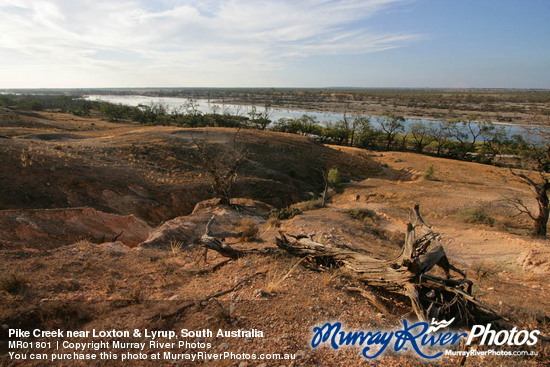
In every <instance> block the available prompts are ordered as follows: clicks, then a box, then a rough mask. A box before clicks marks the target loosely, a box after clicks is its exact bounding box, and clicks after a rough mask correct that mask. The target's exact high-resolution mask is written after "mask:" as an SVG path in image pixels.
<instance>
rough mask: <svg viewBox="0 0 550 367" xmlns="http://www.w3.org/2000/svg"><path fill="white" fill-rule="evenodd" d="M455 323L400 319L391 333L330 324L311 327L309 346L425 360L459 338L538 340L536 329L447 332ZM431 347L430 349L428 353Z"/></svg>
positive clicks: (476, 328)
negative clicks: (404, 353) (406, 355)
mask: <svg viewBox="0 0 550 367" xmlns="http://www.w3.org/2000/svg"><path fill="white" fill-rule="evenodd" d="M453 321H454V318H453V319H452V320H449V321H446V320H442V321H436V320H435V319H432V322H431V324H428V323H427V322H417V323H410V322H409V321H407V320H403V321H402V322H403V328H402V329H400V330H393V331H389V330H388V331H346V330H343V329H342V324H341V323H340V322H335V323H329V322H327V323H326V324H324V325H323V326H320V327H319V326H316V327H314V328H313V338H312V340H311V346H312V347H313V348H317V347H318V346H320V345H322V344H326V345H328V346H330V347H332V348H333V349H334V350H337V349H339V348H341V347H346V346H359V347H362V351H361V354H362V355H363V357H365V358H367V359H375V358H377V357H379V356H380V355H382V353H384V351H385V350H386V349H388V347H389V348H390V349H391V348H393V350H394V351H395V352H399V351H406V350H412V351H414V352H415V353H416V354H417V355H418V356H420V357H422V358H426V359H434V358H439V357H441V356H442V355H443V351H441V348H440V347H447V348H450V347H451V346H453V345H455V344H457V343H458V342H459V341H461V339H462V338H464V339H466V344H467V345H471V343H472V342H473V341H474V339H476V340H477V341H478V342H479V344H480V345H488V346H492V345H497V346H502V345H510V346H521V345H528V346H532V345H535V344H536V343H537V341H538V337H537V336H538V335H539V334H540V332H539V331H538V330H533V331H530V332H529V331H527V330H520V331H518V330H517V328H515V327H514V328H513V329H512V330H500V331H496V330H492V329H491V324H487V325H474V327H472V330H471V331H470V333H469V334H467V333H459V332H454V331H446V330H445V329H446V328H447V327H449V326H450V325H451V324H452V323H453ZM430 348H432V349H433V350H430Z"/></svg>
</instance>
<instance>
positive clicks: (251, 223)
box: [239, 218, 259, 241]
mask: <svg viewBox="0 0 550 367" xmlns="http://www.w3.org/2000/svg"><path fill="white" fill-rule="evenodd" d="M258 231H259V229H258V224H257V223H256V221H255V220H254V219H252V218H243V219H242V220H241V222H240V224H239V232H242V235H241V239H242V240H244V241H250V240H253V239H255V238H256V236H257V235H258Z"/></svg>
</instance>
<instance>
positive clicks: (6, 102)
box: [0, 95, 542, 163]
mask: <svg viewBox="0 0 550 367" xmlns="http://www.w3.org/2000/svg"><path fill="white" fill-rule="evenodd" d="M0 106H1V107H5V108H17V109H23V110H32V111H43V110H56V111H60V112H65V113H72V114H74V115H78V116H91V115H92V114H95V115H96V116H97V115H99V116H98V117H101V118H104V119H106V120H109V121H111V122H119V121H133V122H136V123H139V124H143V125H171V126H181V127H240V128H246V129H260V130H265V129H268V128H269V129H270V130H272V131H279V132H286V133H292V134H300V135H303V136H307V137H309V138H310V139H312V140H315V141H318V142H322V143H329V144H336V145H346V146H353V147H359V148H366V149H371V150H401V151H414V152H418V153H424V154H432V155H437V156H441V157H448V158H454V159H461V160H471V161H477V162H481V163H495V159H496V157H497V156H502V155H510V156H526V155H529V154H532V153H536V151H537V149H539V148H538V147H537V146H536V145H533V144H530V143H528V142H527V141H525V139H524V138H523V137H522V136H521V135H513V136H510V137H509V136H507V134H506V132H505V129H504V127H503V126H502V125H496V124H494V123H492V122H490V121H477V120H476V119H477V116H476V115H467V116H466V118H464V119H461V120H452V121H447V122H445V123H437V122H433V123H432V122H423V121H416V122H413V123H410V124H405V119H404V118H403V116H398V115H392V114H388V115H386V116H382V117H377V118H374V119H370V118H367V117H364V116H350V115H346V114H344V115H343V116H342V119H341V120H340V121H338V122H335V123H327V124H321V123H320V122H319V121H318V120H317V119H316V118H314V117H312V116H308V115H303V116H302V117H299V118H295V119H291V118H281V119H279V120H277V121H271V120H270V118H269V116H270V109H269V108H262V109H256V108H252V110H250V111H249V112H248V113H247V114H246V116H244V115H231V114H229V113H223V112H222V111H220V109H221V108H214V112H212V113H203V112H201V111H200V110H199V108H198V105H197V103H196V100H195V99H193V98H190V99H188V101H187V103H185V104H184V105H183V106H181V107H180V108H178V109H169V108H168V106H167V105H165V104H163V103H161V102H156V103H150V104H148V105H139V106H134V107H133V106H126V105H121V104H113V103H109V102H104V101H89V100H84V99H82V98H81V97H80V96H65V95H63V96H59V95H0ZM540 149H542V148H540Z"/></svg>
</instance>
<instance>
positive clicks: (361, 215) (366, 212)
mask: <svg viewBox="0 0 550 367" xmlns="http://www.w3.org/2000/svg"><path fill="white" fill-rule="evenodd" d="M345 213H346V214H347V215H349V216H350V217H352V218H353V219H358V220H365V219H372V220H377V219H378V214H376V212H375V211H374V210H370V209H367V208H355V209H349V210H346V211H345Z"/></svg>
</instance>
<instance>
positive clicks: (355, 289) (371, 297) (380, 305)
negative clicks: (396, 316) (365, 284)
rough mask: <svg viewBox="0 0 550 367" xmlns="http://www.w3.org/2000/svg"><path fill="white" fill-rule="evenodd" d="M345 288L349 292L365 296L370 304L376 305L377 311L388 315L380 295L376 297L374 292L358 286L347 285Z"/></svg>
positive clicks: (388, 312)
mask: <svg viewBox="0 0 550 367" xmlns="http://www.w3.org/2000/svg"><path fill="white" fill-rule="evenodd" d="M346 290H348V291H349V292H358V293H360V294H361V295H362V296H363V297H365V298H366V299H367V300H368V301H369V303H370V304H371V305H373V306H374V307H376V308H377V309H378V311H380V312H381V313H382V314H384V315H386V316H389V315H390V311H389V310H388V308H387V307H386V305H384V303H383V302H382V300H381V299H380V297H378V296H377V295H376V294H374V293H372V292H369V291H367V290H366V289H365V288H360V287H347V288H346Z"/></svg>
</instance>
